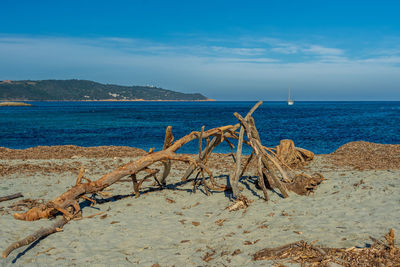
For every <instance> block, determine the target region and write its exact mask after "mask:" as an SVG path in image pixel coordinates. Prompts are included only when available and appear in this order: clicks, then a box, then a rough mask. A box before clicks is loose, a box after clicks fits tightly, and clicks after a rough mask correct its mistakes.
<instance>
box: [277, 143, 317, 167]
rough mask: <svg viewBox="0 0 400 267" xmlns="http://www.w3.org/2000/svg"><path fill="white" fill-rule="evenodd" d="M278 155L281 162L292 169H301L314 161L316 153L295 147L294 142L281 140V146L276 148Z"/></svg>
mask: <svg viewBox="0 0 400 267" xmlns="http://www.w3.org/2000/svg"><path fill="white" fill-rule="evenodd" d="M275 150H276V155H277V157H278V158H279V160H280V161H281V162H284V163H285V164H286V165H288V166H290V167H301V166H303V165H304V164H305V163H307V162H308V161H311V160H313V159H314V153H313V152H311V151H309V150H306V149H303V148H300V147H295V146H294V143H293V141H292V140H288V139H285V140H281V142H280V144H279V146H277V147H275Z"/></svg>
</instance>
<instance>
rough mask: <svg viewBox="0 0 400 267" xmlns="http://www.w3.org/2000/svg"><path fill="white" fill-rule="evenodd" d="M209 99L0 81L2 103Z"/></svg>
mask: <svg viewBox="0 0 400 267" xmlns="http://www.w3.org/2000/svg"><path fill="white" fill-rule="evenodd" d="M106 99H113V100H135V99H143V100H207V98H206V97H205V96H203V95H201V94H184V93H180V92H174V91H171V90H166V89H162V88H157V87H152V86H120V85H114V84H101V83H97V82H93V81H86V80H41V81H9V80H5V81H2V82H0V100H106Z"/></svg>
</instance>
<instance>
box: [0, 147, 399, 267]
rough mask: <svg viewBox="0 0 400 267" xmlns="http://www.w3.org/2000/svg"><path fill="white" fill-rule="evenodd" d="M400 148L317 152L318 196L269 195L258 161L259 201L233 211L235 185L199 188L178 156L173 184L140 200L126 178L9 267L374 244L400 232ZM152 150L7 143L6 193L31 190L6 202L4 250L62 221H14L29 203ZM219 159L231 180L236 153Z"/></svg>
mask: <svg viewBox="0 0 400 267" xmlns="http://www.w3.org/2000/svg"><path fill="white" fill-rule="evenodd" d="M399 151H400V148H399V146H397V145H380V144H372V143H366V142H354V143H349V144H347V145H345V146H343V147H341V148H339V149H338V150H337V151H336V152H334V153H332V154H329V155H317V156H316V158H315V159H314V160H313V161H312V162H311V163H310V164H309V165H307V166H306V167H304V169H303V170H302V171H304V172H306V173H314V172H318V173H321V174H322V175H323V176H324V177H325V178H326V179H327V180H325V181H324V182H323V183H321V184H320V185H319V186H318V188H317V190H316V191H315V193H312V194H311V195H309V196H299V195H296V194H294V193H290V194H289V195H290V196H289V198H286V199H283V198H281V197H280V196H279V195H278V194H277V193H273V192H271V193H270V194H269V196H270V200H269V201H268V202H266V201H264V199H263V197H262V196H263V195H262V191H261V190H259V189H257V188H256V186H255V180H256V173H257V172H256V170H255V169H253V168H250V169H249V170H248V171H247V172H246V173H245V174H244V177H243V178H242V180H241V183H240V185H241V187H243V191H242V194H243V195H245V196H246V197H247V198H248V199H250V200H253V202H252V203H251V204H250V206H249V207H248V208H247V209H246V210H238V211H231V212H230V211H228V210H227V209H226V207H227V206H229V205H231V204H232V202H231V199H230V197H231V194H230V192H213V193H212V195H211V196H207V195H206V194H204V192H202V191H201V190H198V191H197V192H196V193H193V192H192V183H191V182H190V181H189V182H187V183H182V182H181V177H182V176H183V174H184V172H185V170H186V166H187V165H185V164H183V163H173V167H172V171H171V174H170V175H169V177H168V186H167V188H166V189H164V190H159V189H158V187H157V186H156V185H154V184H153V181H149V182H145V183H144V186H143V188H142V190H141V192H142V193H141V195H140V197H139V198H135V196H134V195H133V194H132V182H131V181H130V180H129V179H123V180H122V181H120V182H117V183H116V184H114V185H112V186H111V187H109V188H107V189H106V190H105V195H104V196H103V197H101V196H97V201H98V203H97V204H96V205H94V206H93V207H91V206H90V202H89V201H83V202H82V203H81V206H82V207H83V214H82V215H83V219H81V220H74V221H71V222H70V223H68V224H67V225H66V226H65V227H64V228H63V231H62V232H58V233H55V234H53V235H50V236H48V237H47V238H44V239H42V240H40V241H38V242H35V243H34V244H33V245H31V246H29V247H22V248H19V249H17V250H16V251H14V252H12V253H11V254H10V255H9V256H8V258H6V259H1V260H0V265H2V266H22V265H23V266H25V265H27V264H28V265H33V266H46V265H49V266H54V265H62V266H73V265H80V266H89V265H90V266H110V265H115V266H121V265H133V264H135V265H139V266H153V265H154V264H159V266H270V265H272V264H275V263H276V262H274V261H265V260H261V261H254V260H253V259H252V258H253V254H254V253H255V252H257V251H259V250H260V249H263V248H266V247H277V246H281V245H285V244H288V243H290V242H294V241H298V240H305V241H307V242H312V241H315V240H317V241H316V244H318V245H321V246H326V247H338V248H341V247H353V246H358V247H365V246H368V244H371V243H372V241H371V239H370V236H372V237H375V238H381V237H382V236H383V235H384V234H386V233H387V232H388V230H389V229H390V228H393V229H394V230H395V231H396V233H398V231H400V179H399V177H400V153H399ZM145 153H146V152H145V151H143V150H140V149H135V148H129V147H98V148H80V147H75V146H62V147H37V148H31V149H26V150H11V149H6V148H0V179H1V182H0V196H5V195H11V194H14V193H17V192H21V193H22V194H23V195H24V198H19V199H15V200H11V201H5V202H0V222H1V225H2V227H1V228H0V237H1V238H0V240H1V242H0V250H2V251H3V250H4V249H5V248H6V247H7V246H8V245H10V244H11V243H13V242H15V241H17V240H19V239H22V238H24V237H25V236H27V235H29V234H31V233H33V232H34V231H36V230H38V229H39V228H40V227H46V226H50V225H51V223H52V222H51V221H49V220H39V221H34V222H27V221H19V220H16V219H14V218H13V213H14V212H21V211H26V210H27V208H28V207H27V206H29V202H27V204H26V205H25V206H24V203H23V200H26V199H31V200H37V201H39V202H40V201H46V202H47V201H49V200H51V199H53V198H55V197H57V196H58V195H60V194H62V193H63V192H65V191H66V190H67V189H69V188H71V186H73V185H74V184H75V180H76V178H77V175H78V173H79V169H80V167H81V166H83V167H84V168H85V169H86V174H87V175H86V176H87V177H88V178H90V179H91V180H97V179H98V178H100V177H101V176H102V175H103V174H105V173H108V172H110V171H112V170H113V169H115V168H116V167H118V166H120V165H122V164H124V163H127V162H129V161H132V160H135V159H137V158H138V157H140V156H141V155H144V154H145ZM209 162H210V167H211V170H212V171H213V172H214V175H215V176H216V179H217V180H218V182H219V183H222V184H227V175H229V174H230V173H231V171H232V169H233V163H232V159H231V156H230V155H227V154H213V155H212V158H211V160H210V161H209ZM159 167H161V164H160V165H159ZM200 189H201V187H200ZM92 215H95V216H93V217H91V216H92ZM396 245H399V241H398V239H397V240H396ZM282 263H283V264H284V265H286V266H299V265H296V264H291V263H288V262H282ZM155 266H158V265H155Z"/></svg>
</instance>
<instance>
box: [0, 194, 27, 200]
mask: <svg viewBox="0 0 400 267" xmlns="http://www.w3.org/2000/svg"><path fill="white" fill-rule="evenodd" d="M19 197H24V196H23V195H22V193H16V194H12V195H9V196H4V197H0V202H2V201H8V200H12V199H16V198H19Z"/></svg>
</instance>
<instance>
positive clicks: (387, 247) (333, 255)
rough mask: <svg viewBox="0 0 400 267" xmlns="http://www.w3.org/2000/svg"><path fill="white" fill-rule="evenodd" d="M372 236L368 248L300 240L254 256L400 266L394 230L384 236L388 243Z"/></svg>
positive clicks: (311, 263) (325, 263)
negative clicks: (333, 246)
mask: <svg viewBox="0 0 400 267" xmlns="http://www.w3.org/2000/svg"><path fill="white" fill-rule="evenodd" d="M371 239H372V240H373V241H374V243H373V244H372V245H371V246H369V247H366V248H356V247H352V248H325V247H320V246H315V245H314V244H313V243H314V242H312V243H310V244H308V243H307V242H305V241H303V240H301V241H298V242H294V243H291V244H287V245H284V246H281V247H277V248H264V249H262V250H260V251H258V252H256V253H255V254H254V255H253V260H274V261H276V260H283V261H285V262H291V263H300V264H301V265H302V266H400V249H399V248H397V247H396V246H395V244H394V230H393V229H390V230H389V232H388V233H387V234H386V235H385V242H384V241H380V240H378V239H375V238H372V237H371ZM306 264H309V265H306Z"/></svg>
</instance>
